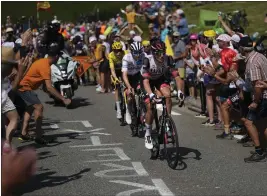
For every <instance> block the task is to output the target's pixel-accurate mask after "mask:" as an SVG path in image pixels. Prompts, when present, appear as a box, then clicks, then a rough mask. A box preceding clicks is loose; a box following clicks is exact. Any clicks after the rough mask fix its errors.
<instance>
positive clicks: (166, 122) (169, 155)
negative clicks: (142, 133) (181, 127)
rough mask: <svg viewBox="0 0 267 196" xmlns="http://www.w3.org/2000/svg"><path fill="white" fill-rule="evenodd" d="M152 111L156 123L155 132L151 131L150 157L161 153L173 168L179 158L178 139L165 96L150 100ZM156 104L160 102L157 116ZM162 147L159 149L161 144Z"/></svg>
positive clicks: (155, 157) (152, 157)
mask: <svg viewBox="0 0 267 196" xmlns="http://www.w3.org/2000/svg"><path fill="white" fill-rule="evenodd" d="M152 103H153V104H152V112H153V116H154V119H155V124H156V133H152V141H153V149H152V150H151V157H150V158H151V159H154V160H155V159H157V158H158V157H159V154H160V153H161V154H162V155H163V158H165V159H166V160H167V162H168V165H169V167H170V168H172V169H175V168H176V167H177V165H178V163H179V161H180V160H181V157H180V152H179V139H178V132H177V129H176V126H175V123H174V121H173V119H172V117H171V116H169V115H168V113H167V106H166V98H165V97H160V98H158V99H155V100H154V101H153V102H152ZM156 104H162V106H163V111H162V115H161V116H160V117H159V118H158V112H157V108H156ZM162 144H163V149H162V150H161V145H162Z"/></svg>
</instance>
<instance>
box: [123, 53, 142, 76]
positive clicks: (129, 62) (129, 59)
mask: <svg viewBox="0 0 267 196" xmlns="http://www.w3.org/2000/svg"><path fill="white" fill-rule="evenodd" d="M144 58H145V54H144V53H143V54H141V56H140V57H139V60H137V61H136V60H134V58H133V56H132V54H131V53H128V54H126V55H125V56H124V57H123V59H122V72H127V73H128V75H136V74H137V73H139V72H140V71H141V68H142V66H143V64H144Z"/></svg>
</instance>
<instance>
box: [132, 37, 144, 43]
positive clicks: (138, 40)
mask: <svg viewBox="0 0 267 196" xmlns="http://www.w3.org/2000/svg"><path fill="white" fill-rule="evenodd" d="M133 40H134V41H135V42H142V38H141V37H140V36H139V35H136V36H134V38H133Z"/></svg>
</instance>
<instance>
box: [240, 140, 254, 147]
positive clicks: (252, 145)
mask: <svg viewBox="0 0 267 196" xmlns="http://www.w3.org/2000/svg"><path fill="white" fill-rule="evenodd" d="M242 146H243V147H254V143H253V142H252V140H251V141H247V142H245V143H243V144H242Z"/></svg>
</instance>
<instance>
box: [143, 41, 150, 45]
mask: <svg viewBox="0 0 267 196" xmlns="http://www.w3.org/2000/svg"><path fill="white" fill-rule="evenodd" d="M142 45H143V46H150V41H148V40H144V41H142Z"/></svg>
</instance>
